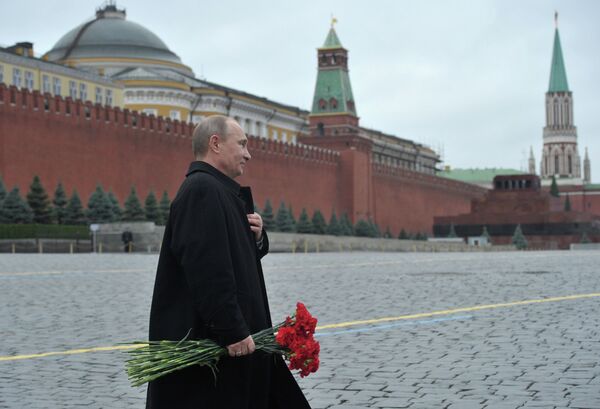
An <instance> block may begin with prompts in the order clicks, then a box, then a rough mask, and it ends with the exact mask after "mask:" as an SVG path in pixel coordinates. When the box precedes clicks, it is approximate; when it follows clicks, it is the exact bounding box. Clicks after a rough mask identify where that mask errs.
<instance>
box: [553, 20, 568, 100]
mask: <svg viewBox="0 0 600 409" xmlns="http://www.w3.org/2000/svg"><path fill="white" fill-rule="evenodd" d="M568 91H569V84H568V83H567V70H566V69H565V62H564V60H563V54H562V48H561V46H560V36H559V35H558V28H557V29H556V30H555V32H554V50H553V51H552V67H551V70H550V85H549V86H548V92H568Z"/></svg>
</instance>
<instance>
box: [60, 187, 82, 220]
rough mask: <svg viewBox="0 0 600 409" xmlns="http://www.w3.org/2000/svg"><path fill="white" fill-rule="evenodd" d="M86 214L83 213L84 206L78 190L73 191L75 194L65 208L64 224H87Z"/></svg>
mask: <svg viewBox="0 0 600 409" xmlns="http://www.w3.org/2000/svg"><path fill="white" fill-rule="evenodd" d="M86 222H87V220H86V219H85V213H84V211H83V205H82V204H81V199H80V198H79V194H78V193H77V190H73V194H72V195H71V198H70V199H69V203H67V207H66V208H65V218H64V220H63V224H86Z"/></svg>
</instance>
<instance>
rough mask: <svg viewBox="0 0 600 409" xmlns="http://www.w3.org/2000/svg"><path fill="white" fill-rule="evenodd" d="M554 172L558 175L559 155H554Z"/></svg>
mask: <svg viewBox="0 0 600 409" xmlns="http://www.w3.org/2000/svg"><path fill="white" fill-rule="evenodd" d="M554 174H555V175H558V174H559V171H558V155H554Z"/></svg>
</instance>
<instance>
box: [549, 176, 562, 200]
mask: <svg viewBox="0 0 600 409" xmlns="http://www.w3.org/2000/svg"><path fill="white" fill-rule="evenodd" d="M550 194H551V195H552V196H554V197H558V196H560V195H559V193H558V185H557V184H556V177H555V176H554V175H552V184H551V185H550Z"/></svg>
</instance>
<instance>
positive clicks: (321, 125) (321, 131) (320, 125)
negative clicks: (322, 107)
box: [317, 122, 325, 136]
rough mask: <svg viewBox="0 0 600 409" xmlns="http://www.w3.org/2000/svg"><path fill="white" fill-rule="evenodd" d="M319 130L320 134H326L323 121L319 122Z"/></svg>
mask: <svg viewBox="0 0 600 409" xmlns="http://www.w3.org/2000/svg"><path fill="white" fill-rule="evenodd" d="M317 131H318V133H319V136H325V126H324V125H323V122H319V123H318V124H317Z"/></svg>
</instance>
